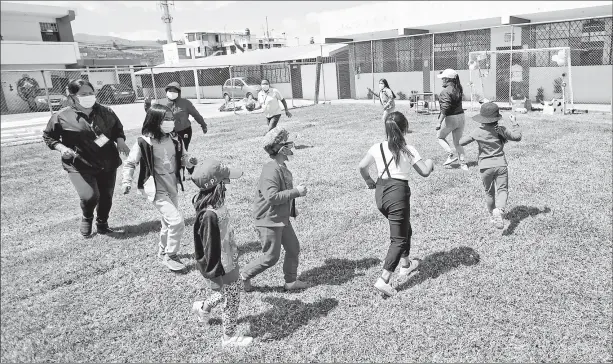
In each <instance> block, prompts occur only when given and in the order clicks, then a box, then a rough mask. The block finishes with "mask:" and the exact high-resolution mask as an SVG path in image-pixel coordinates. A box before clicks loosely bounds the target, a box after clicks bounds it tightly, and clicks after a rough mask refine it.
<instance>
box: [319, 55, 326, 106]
mask: <svg viewBox="0 0 613 364" xmlns="http://www.w3.org/2000/svg"><path fill="white" fill-rule="evenodd" d="M319 54H320V56H321V59H322V61H321V82H322V83H323V85H324V104H325V103H326V101H327V100H326V74H325V72H324V69H325V68H326V62H325V61H324V60H323V56H324V55H323V46H322V45H320V46H319Z"/></svg>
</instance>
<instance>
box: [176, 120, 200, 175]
mask: <svg viewBox="0 0 613 364" xmlns="http://www.w3.org/2000/svg"><path fill="white" fill-rule="evenodd" d="M192 133H193V131H192V127H191V126H190V127H189V128H187V129H183V130H181V131H178V132H177V137H178V138H179V140H181V141H183V145H185V151H186V152H187V151H188V150H189V143H190V142H191V141H192ZM194 168H196V167H192V168H187V171H188V172H189V173H190V174H191V173H194Z"/></svg>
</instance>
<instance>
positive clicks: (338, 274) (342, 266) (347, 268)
mask: <svg viewBox="0 0 613 364" xmlns="http://www.w3.org/2000/svg"><path fill="white" fill-rule="evenodd" d="M380 263H381V260H380V259H377V258H364V259H360V260H349V259H326V260H325V261H324V265H322V266H321V267H317V268H313V269H310V270H308V271H306V272H303V273H302V274H301V275H300V278H299V279H300V280H301V281H305V282H308V283H310V284H312V285H314V286H316V285H321V284H329V285H341V284H343V283H347V282H349V281H350V280H352V279H353V278H354V277H357V276H363V275H364V273H361V272H356V271H357V270H366V269H369V268H372V267H374V266H376V265H378V264H380Z"/></svg>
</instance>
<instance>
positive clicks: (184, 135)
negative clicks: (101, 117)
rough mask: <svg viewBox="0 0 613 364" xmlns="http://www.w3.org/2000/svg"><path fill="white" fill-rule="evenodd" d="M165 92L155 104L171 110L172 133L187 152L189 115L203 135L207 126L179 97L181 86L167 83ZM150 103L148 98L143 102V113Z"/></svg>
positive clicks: (189, 127)
mask: <svg viewBox="0 0 613 364" xmlns="http://www.w3.org/2000/svg"><path fill="white" fill-rule="evenodd" d="M165 90H166V98H165V99H161V100H158V101H157V102H156V103H158V104H161V105H164V106H166V107H168V108H169V109H170V110H172V113H173V115H174V118H175V130H174V131H175V132H176V133H177V137H178V138H179V139H180V140H181V141H182V142H183V144H184V145H185V150H186V151H188V150H189V143H190V142H191V140H192V123H191V122H190V120H189V116H190V115H191V116H192V117H193V118H194V120H196V122H197V123H198V124H200V127H202V132H203V133H204V134H206V133H207V131H208V129H207V125H206V123H205V122H204V118H203V117H202V115H200V113H199V112H198V110H196V108H195V107H194V104H192V102H191V101H189V100H187V99H184V98H182V97H181V85H179V83H178V82H171V83H169V84H168V86H166V89H165ZM151 103H152V100H151V99H150V98H149V99H146V100H145V111H147V110H149V108H150V107H151ZM187 171H188V172H189V173H190V174H191V173H193V172H194V168H188V169H187ZM184 179H185V178H184Z"/></svg>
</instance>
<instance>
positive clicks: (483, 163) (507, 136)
mask: <svg viewBox="0 0 613 364" xmlns="http://www.w3.org/2000/svg"><path fill="white" fill-rule="evenodd" d="M501 118H502V115H500V110H499V108H498V105H496V104H495V103H493V102H488V103H485V104H483V105H481V110H480V112H479V115H475V116H473V120H475V121H476V122H478V123H481V126H480V127H479V128H477V129H475V130H473V131H472V132H471V133H470V134H469V135H465V136H463V137H462V138H461V139H460V145H462V146H464V145H467V144H470V143H472V142H473V141H476V142H477V144H478V145H479V170H480V172H481V180H482V181H483V187H484V188H485V197H486V204H487V209H488V210H489V213H490V216H491V222H492V223H493V224H494V226H495V227H496V228H498V229H502V228H504V222H503V216H504V213H505V209H506V206H507V198H508V184H509V172H508V170H507V159H506V157H505V154H504V145H505V144H506V143H507V141H508V140H512V141H515V142H518V141H520V140H521V136H522V135H521V131H520V130H518V127H519V125H518V124H517V122H516V119H515V116H513V115H509V119H510V120H511V122H512V123H513V125H512V128H513V129H512V130H509V129H507V128H505V127H504V126H500V125H498V120H500V119H501Z"/></svg>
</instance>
